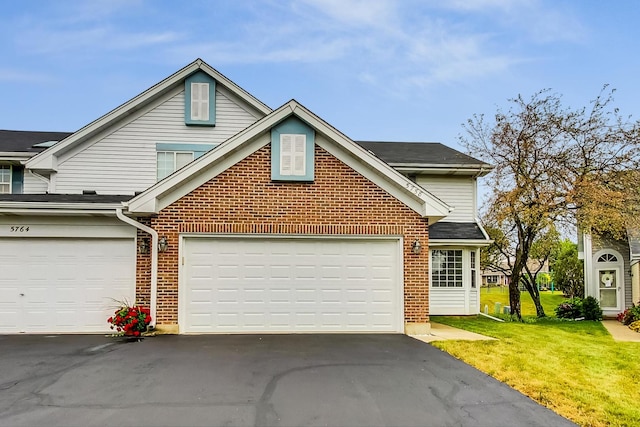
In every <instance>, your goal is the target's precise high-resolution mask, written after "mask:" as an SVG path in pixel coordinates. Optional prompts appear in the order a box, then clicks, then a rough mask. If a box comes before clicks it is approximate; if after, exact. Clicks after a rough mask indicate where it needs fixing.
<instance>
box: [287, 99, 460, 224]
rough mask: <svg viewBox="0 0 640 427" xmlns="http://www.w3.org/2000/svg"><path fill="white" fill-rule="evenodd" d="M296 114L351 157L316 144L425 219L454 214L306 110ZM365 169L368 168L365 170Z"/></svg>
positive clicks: (299, 108) (330, 146) (297, 110)
mask: <svg viewBox="0 0 640 427" xmlns="http://www.w3.org/2000/svg"><path fill="white" fill-rule="evenodd" d="M292 103H295V101H292ZM293 111H294V113H295V114H296V115H297V116H298V117H300V118H301V119H302V120H304V121H306V122H307V123H309V124H310V125H311V126H313V127H314V128H316V129H317V130H318V131H319V132H320V133H322V134H324V135H326V137H327V138H328V139H330V140H333V141H335V142H337V143H338V145H339V146H341V147H342V148H343V149H344V150H346V151H347V152H348V153H349V154H350V156H345V155H344V153H341V152H340V150H336V149H335V146H334V145H333V144H322V140H321V139H318V140H316V143H317V144H318V145H320V146H321V147H322V148H323V149H325V150H327V151H328V152H329V153H331V154H332V155H334V156H336V157H337V158H339V159H340V160H341V161H343V162H345V163H346V164H347V165H348V166H350V167H352V168H353V169H355V170H356V171H358V172H359V173H361V174H362V175H363V176H365V177H366V178H367V179H369V180H371V181H372V182H374V183H375V184H376V185H378V186H379V187H381V188H383V189H384V190H385V191H387V192H388V193H389V194H391V195H393V196H394V197H396V198H397V199H398V200H400V201H402V202H403V203H405V204H406V205H407V206H409V207H410V208H411V209H413V210H414V211H416V212H417V213H418V214H420V215H421V216H423V217H426V218H429V222H430V223H431V222H435V221H438V220H440V219H442V218H444V217H446V216H447V215H449V213H450V212H451V210H452V209H451V207H450V206H448V205H447V204H446V203H444V202H443V201H442V200H440V199H438V198H437V197H435V196H434V195H432V194H431V193H429V192H428V191H427V190H425V189H424V188H422V187H421V186H419V185H418V184H416V183H414V182H413V181H411V180H410V179H408V178H407V177H405V176H404V175H402V174H401V173H400V172H398V171H396V170H395V169H393V168H392V167H390V166H389V165H388V164H387V163H385V162H383V161H382V160H380V159H379V158H378V157H376V156H374V155H373V154H371V153H370V152H369V151H368V150H366V149H364V148H362V147H361V146H360V145H358V144H356V143H355V142H353V141H352V140H350V139H349V138H348V137H347V136H345V135H344V134H342V133H341V132H339V131H338V130H336V129H335V128H333V127H332V126H330V125H328V124H327V123H326V122H324V121H323V120H321V119H320V118H319V117H318V116H316V115H315V114H313V113H311V112H310V111H309V110H307V109H306V108H305V107H303V106H301V105H300V104H297V103H295V105H294V109H293ZM363 166H365V167H364V168H363Z"/></svg>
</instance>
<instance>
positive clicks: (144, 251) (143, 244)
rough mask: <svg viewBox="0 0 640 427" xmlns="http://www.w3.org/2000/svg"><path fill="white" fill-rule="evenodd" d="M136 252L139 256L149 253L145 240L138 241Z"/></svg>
mask: <svg viewBox="0 0 640 427" xmlns="http://www.w3.org/2000/svg"><path fill="white" fill-rule="evenodd" d="M138 252H140V253H141V254H148V253H149V243H148V242H147V239H140V243H138Z"/></svg>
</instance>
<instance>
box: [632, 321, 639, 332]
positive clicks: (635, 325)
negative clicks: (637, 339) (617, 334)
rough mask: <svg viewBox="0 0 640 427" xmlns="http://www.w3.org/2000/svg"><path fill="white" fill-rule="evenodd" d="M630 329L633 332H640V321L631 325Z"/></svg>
mask: <svg viewBox="0 0 640 427" xmlns="http://www.w3.org/2000/svg"><path fill="white" fill-rule="evenodd" d="M629 329H631V330H632V331H636V332H640V320H636V321H635V322H633V323H631V324H630V325H629Z"/></svg>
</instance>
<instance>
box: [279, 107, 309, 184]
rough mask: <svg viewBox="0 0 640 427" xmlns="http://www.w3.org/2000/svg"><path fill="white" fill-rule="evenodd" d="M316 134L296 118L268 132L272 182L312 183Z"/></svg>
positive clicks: (287, 120)
mask: <svg viewBox="0 0 640 427" xmlns="http://www.w3.org/2000/svg"><path fill="white" fill-rule="evenodd" d="M314 149H315V131H314V129H313V128H312V127H311V126H309V125H307V124H306V123H305V122H303V121H302V120H300V119H298V118H297V117H290V118H288V119H285V120H284V121H282V122H280V123H279V124H277V125H276V126H274V127H273V128H272V129H271V179H272V180H274V181H313V180H314V162H315V153H314Z"/></svg>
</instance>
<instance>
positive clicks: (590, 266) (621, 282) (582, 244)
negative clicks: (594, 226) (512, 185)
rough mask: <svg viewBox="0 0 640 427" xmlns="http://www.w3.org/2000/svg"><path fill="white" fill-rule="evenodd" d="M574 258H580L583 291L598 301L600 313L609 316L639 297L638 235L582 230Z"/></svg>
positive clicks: (639, 255) (639, 259)
mask: <svg viewBox="0 0 640 427" xmlns="http://www.w3.org/2000/svg"><path fill="white" fill-rule="evenodd" d="M578 258H580V259H582V260H584V281H585V295H586V296H592V297H594V298H596V299H597V300H598V301H600V307H601V308H602V311H603V315H604V316H607V317H612V316H615V315H617V314H618V313H620V312H621V311H624V309H626V308H629V307H631V305H632V304H633V303H638V301H640V265H639V264H638V262H639V261H640V239H638V238H637V237H634V233H628V237H627V239H624V240H616V239H612V238H608V237H606V236H597V235H591V234H587V233H583V234H582V235H581V236H579V239H578Z"/></svg>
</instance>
